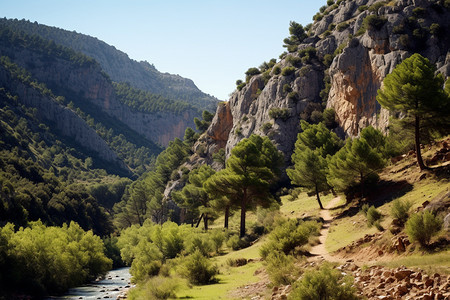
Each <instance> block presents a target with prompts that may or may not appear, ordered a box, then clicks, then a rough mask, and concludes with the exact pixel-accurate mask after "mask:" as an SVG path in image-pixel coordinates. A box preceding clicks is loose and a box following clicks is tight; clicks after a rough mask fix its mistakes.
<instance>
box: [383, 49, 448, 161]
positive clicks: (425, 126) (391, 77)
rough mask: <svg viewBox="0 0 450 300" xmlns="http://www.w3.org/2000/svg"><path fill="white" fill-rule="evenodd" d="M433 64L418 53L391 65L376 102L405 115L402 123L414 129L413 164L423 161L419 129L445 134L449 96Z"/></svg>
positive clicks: (420, 131) (420, 130)
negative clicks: (414, 150)
mask: <svg viewBox="0 0 450 300" xmlns="http://www.w3.org/2000/svg"><path fill="white" fill-rule="evenodd" d="M435 70H436V67H435V66H434V64H432V63H430V61H429V60H428V59H426V58H424V57H423V56H421V55H420V54H418V53H416V54H413V55H412V56H411V57H409V58H407V59H405V60H404V61H403V62H402V63H401V64H399V65H398V66H396V67H395V69H394V71H392V73H391V74H388V75H387V76H386V78H385V79H384V80H383V88H382V89H380V90H378V95H377V101H378V102H379V103H380V104H381V106H383V107H384V108H387V109H389V110H391V111H393V112H402V113H404V114H406V116H407V117H406V118H405V120H404V124H407V123H409V124H411V126H412V127H413V128H414V141H415V148H416V154H417V163H418V164H419V167H420V168H421V169H424V168H425V164H424V163H423V159H422V155H421V149H420V143H421V136H422V135H423V134H424V133H423V132H424V131H425V132H428V133H430V131H431V132H433V131H434V132H440V131H444V132H447V133H448V130H449V127H448V126H449V125H448V124H450V119H449V118H450V117H449V116H450V98H449V96H448V94H446V93H445V92H444V89H443V84H444V80H443V78H442V76H440V75H437V76H435Z"/></svg>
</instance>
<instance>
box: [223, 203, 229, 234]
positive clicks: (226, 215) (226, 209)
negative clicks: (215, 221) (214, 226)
mask: <svg viewBox="0 0 450 300" xmlns="http://www.w3.org/2000/svg"><path fill="white" fill-rule="evenodd" d="M229 216H230V207H229V206H228V205H227V206H226V207H225V221H224V224H223V228H226V229H228V217H229Z"/></svg>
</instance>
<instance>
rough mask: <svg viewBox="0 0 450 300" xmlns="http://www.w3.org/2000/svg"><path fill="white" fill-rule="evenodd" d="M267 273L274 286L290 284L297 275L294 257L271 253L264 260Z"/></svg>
mask: <svg viewBox="0 0 450 300" xmlns="http://www.w3.org/2000/svg"><path fill="white" fill-rule="evenodd" d="M265 265H266V270H267V273H268V274H269V278H270V281H271V282H272V284H274V285H287V284H292V283H293V282H294V281H295V279H296V276H295V275H298V274H297V273H298V269H297V268H295V266H294V257H292V256H290V255H286V254H284V253H283V252H277V251H275V252H271V253H269V255H268V256H267V257H266V259H265Z"/></svg>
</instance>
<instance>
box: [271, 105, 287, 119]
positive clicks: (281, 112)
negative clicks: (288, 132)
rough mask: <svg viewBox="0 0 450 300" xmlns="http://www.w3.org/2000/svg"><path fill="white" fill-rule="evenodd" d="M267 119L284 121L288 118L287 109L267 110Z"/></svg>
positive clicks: (275, 108)
mask: <svg viewBox="0 0 450 300" xmlns="http://www.w3.org/2000/svg"><path fill="white" fill-rule="evenodd" d="M269 117H271V118H272V119H275V120H276V119H281V120H283V121H286V120H287V119H289V117H290V113H289V109H287V108H278V107H274V108H271V109H270V110H269Z"/></svg>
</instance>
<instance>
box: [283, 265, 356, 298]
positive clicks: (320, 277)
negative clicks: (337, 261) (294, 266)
mask: <svg viewBox="0 0 450 300" xmlns="http://www.w3.org/2000/svg"><path fill="white" fill-rule="evenodd" d="M288 299H292V300H294V299H295V300H317V299H335V300H353V299H355V300H356V299H358V296H356V288H355V287H353V279H352V278H351V277H349V276H344V275H342V273H341V272H340V271H338V270H335V269H331V268H330V267H329V266H327V265H325V266H322V267H321V268H320V270H318V271H308V272H305V274H304V275H303V277H302V279H301V280H299V281H297V282H296V283H295V284H294V285H293V288H292V292H291V293H290V294H289V297H288Z"/></svg>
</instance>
